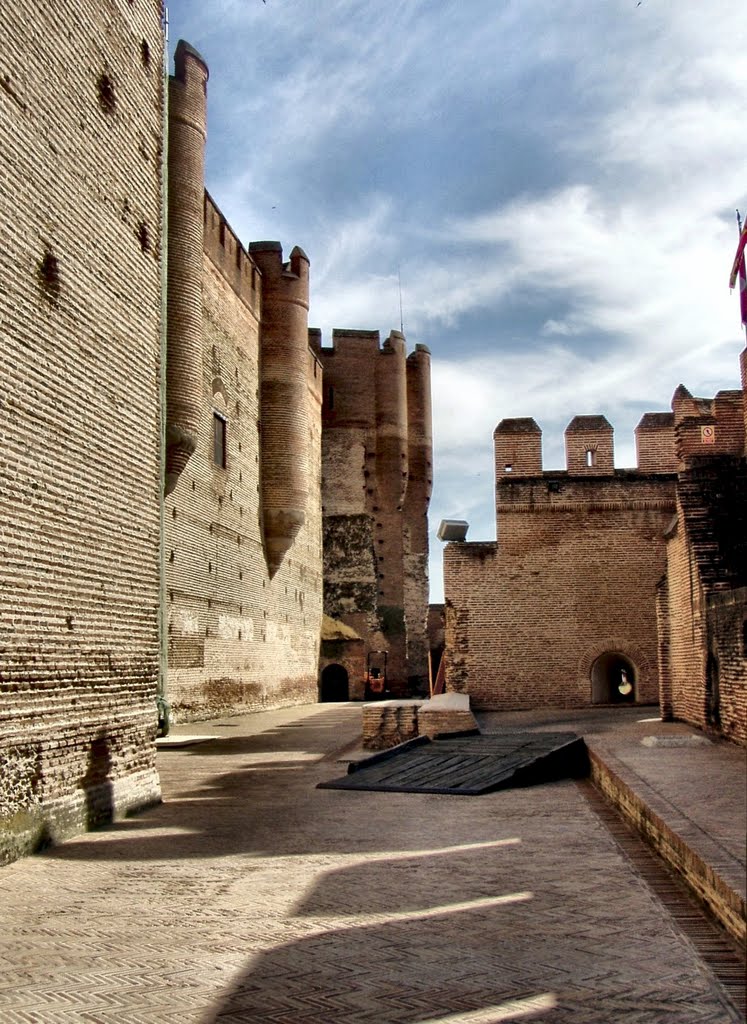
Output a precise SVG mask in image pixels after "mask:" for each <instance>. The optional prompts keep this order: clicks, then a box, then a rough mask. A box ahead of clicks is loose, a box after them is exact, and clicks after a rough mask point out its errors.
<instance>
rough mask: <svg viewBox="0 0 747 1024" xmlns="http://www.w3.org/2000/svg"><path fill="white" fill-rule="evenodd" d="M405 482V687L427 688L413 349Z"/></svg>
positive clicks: (423, 473)
mask: <svg viewBox="0 0 747 1024" xmlns="http://www.w3.org/2000/svg"><path fill="white" fill-rule="evenodd" d="M407 426H408V439H407V440H408V479H407V494H406V495H405V514H404V529H403V536H404V545H405V552H404V567H405V586H404V592H403V596H404V605H405V622H406V625H407V675H408V687H409V689H410V690H414V691H415V692H426V690H427V687H428V646H429V644H428V629H427V620H428V504H429V502H430V497H431V490H432V483H433V468H432V460H433V436H432V435H433V428H432V417H431V354H430V351H429V350H428V348H427V347H426V346H425V345H416V346H415V351H414V352H411V353H410V355H409V356H408V357H407Z"/></svg>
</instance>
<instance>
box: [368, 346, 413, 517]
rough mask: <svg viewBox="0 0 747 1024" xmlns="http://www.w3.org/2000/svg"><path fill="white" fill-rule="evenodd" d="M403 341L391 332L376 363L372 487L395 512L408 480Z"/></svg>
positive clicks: (380, 499)
mask: <svg viewBox="0 0 747 1024" xmlns="http://www.w3.org/2000/svg"><path fill="white" fill-rule="evenodd" d="M405 353H406V345H405V339H404V338H403V337H402V335H401V334H400V333H399V331H392V332H391V333H390V335H389V337H388V338H387V340H386V341H385V342H384V345H383V346H382V350H381V353H380V354H379V356H378V359H377V362H376V483H377V489H378V497H379V504H380V505H382V506H383V507H385V508H394V509H397V510H399V509H400V508H401V506H402V503H403V502H404V498H405V491H406V489H407V476H408V465H407V457H408V450H407V448H408V445H407V370H406V361H405Z"/></svg>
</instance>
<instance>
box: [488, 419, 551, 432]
mask: <svg viewBox="0 0 747 1024" xmlns="http://www.w3.org/2000/svg"><path fill="white" fill-rule="evenodd" d="M541 433H542V431H541V430H540V428H539V426H538V424H537V422H536V420H534V419H532V417H531V416H519V417H516V418H514V419H504V420H501V422H500V423H499V424H498V426H497V427H496V428H495V430H494V431H493V436H495V435H496V434H541Z"/></svg>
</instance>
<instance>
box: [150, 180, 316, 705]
mask: <svg viewBox="0 0 747 1024" xmlns="http://www.w3.org/2000/svg"><path fill="white" fill-rule="evenodd" d="M204 215H205V235H204V238H205V242H204V245H205V255H204V267H203V278H202V298H203V339H204V348H203V351H202V352H201V359H200V366H201V370H202V382H201V393H200V408H201V419H200V425H199V430H198V433H197V437H198V442H197V449H196V451H195V453H194V454H193V455H192V457H191V458H190V460H189V462H188V463H187V464H186V467H185V469H184V470H183V472H182V474H181V476H180V478H179V482H178V484H177V485H176V487H175V489H174V491H173V493H172V494H171V495H169V497H168V498H167V500H166V515H165V529H166V548H167V562H166V565H167V570H166V571H167V587H168V598H169V682H168V694H169V700H170V702H171V706H172V711H173V715H174V718H175V719H177V720H182V721H184V720H190V719H195V718H208V717H211V716H214V715H218V714H230V713H238V712H241V711H247V710H251V709H252V708H259V707H267V706H280V705H283V704H289V703H301V702H308V701H315V700H316V698H317V663H318V656H319V637H320V625H321V591H322V582H321V379H322V374H321V367H320V365H319V363H318V361H317V359H316V357H315V356H314V355H313V354H312V353H311V352H310V351H309V349H308V345H306V344H305V347H304V350H303V353H302V354H303V364H302V365H299V367H298V370H297V372H296V376H297V377H298V378H300V379H302V380H303V384H304V387H303V391H302V394H301V398H302V401H301V405H300V409H297V410H295V414H296V419H297V423H298V427H297V429H299V430H302V431H303V432H304V434H305V445H304V448H303V451H302V452H299V451H298V450H297V449H296V447H295V446H294V444H293V443H292V438H291V437H290V436H288V433H287V431H286V433H285V434H282V433H278V431H277V430H276V431H275V432H273V431H271V430H270V429H269V427H268V425H267V424H268V421H269V419H270V417H269V414H268V403H272V402H274V401H276V400H277V399H276V396H274V395H272V394H270V395H269V397H268V396H266V397H265V400H264V402H263V401H262V398H261V395H262V393H261V389H260V381H261V379H262V375H261V372H260V329H261V324H262V316H263V305H262V300H263V288H264V287H265V282H266V281H267V278H268V277H271V276H272V275H275V277H276V278H282V277H285V278H286V279H287V280H289V281H290V282H291V283H293V282H294V281H295V283H296V285H297V287H300V288H301V290H302V291H303V292H304V293H305V294H306V295H307V294H308V284H307V281H308V270H307V267H308V265H307V263H306V262H305V258H304V257H302V256H301V257H296V256H294V257H292V262H291V264H285V265H284V264H283V261H282V253H281V251H280V248H279V246H278V245H277V244H276V243H273V244H272V245H268V244H267V243H263V250H262V259H263V267H264V273H260V270H259V268H258V266H257V265H256V263H255V260H254V259H253V257H252V255H250V253H248V252H247V251H246V250H245V249H244V248H243V247H242V245H241V243H240V242H239V241H238V239H237V238H236V236H235V235H234V233H233V232H232V231H231V229H230V228H229V226H228V225H227V224H226V221H225V219H224V218H223V217H222V215H221V213H220V211H219V210H218V209H217V207H216V206H215V204H214V203H213V202H212V200H211V199H210V198H209V197H206V198H205V206H204ZM252 248H253V249H254V247H252ZM299 252H300V250H299ZM295 263H298V264H299V269H301V270H302V275H299V274H294V271H293V269H292V268H293V266H294V264H295ZM265 315H266V314H265ZM302 337H303V340H304V343H305V342H306V324H305V323H304V324H303V331H302ZM281 401H282V399H281ZM283 409H286V410H287V411H288V412H291V411H294V410H291V409H289V408H287V407H285V406H283V405H281V411H282V410H283ZM294 409H295V407H294ZM260 422H261V423H262V428H263V429H262V436H263V437H264V436H265V435H267V434H269V436H270V437H274V438H275V441H276V443H278V436H279V437H280V438H281V439H282V437H283V436H284V437H285V439H286V445H285V448H286V450H287V451H289V452H290V457H291V458H292V459H298V460H299V461H301V460H302V463H301V464H302V469H303V476H302V479H303V481H304V482H305V487H306V490H307V492H308V493H307V496H306V498H305V501H304V517H303V522H301V523H299V525H298V529H297V531H296V532H295V535H294V537H293V539H292V542H291V544H290V545H289V546H288V548H287V549H286V550H285V551H284V552H283V553H282V557H281V558H280V561H279V563H274V562H273V558H276V557H277V556H276V553H277V550H278V549H277V546H275V548H274V550H273V553H272V554H270V553H268V549H267V547H266V546H265V543H264V537H263V523H264V511H265V509H264V504H263V500H262V499H263V497H264V495H265V494H266V493H267V489H266V488H263V487H262V486H261V474H260V465H261V457H262V455H261V443H260V429H259V425H260ZM280 429H281V428H280ZM216 430H218V431H220V432H221V434H220V436H217V435H216ZM216 445H217V448H216ZM221 462H225V465H222V464H221ZM268 464H269V465H270V468H272V463H271V460H270V459H269V458H266V459H265V463H264V465H265V467H267V466H268ZM283 479H287V477H283ZM271 569H274V571H272V572H271Z"/></svg>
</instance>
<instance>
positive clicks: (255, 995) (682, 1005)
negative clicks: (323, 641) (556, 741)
mask: <svg viewBox="0 0 747 1024" xmlns="http://www.w3.org/2000/svg"><path fill="white" fill-rule="evenodd" d="M359 723H360V708H359V707H356V706H349V705H348V706H341V705H316V706H310V707H305V708H296V709H286V710H284V711H276V712H267V713H261V714H257V715H252V716H247V717H246V718H241V719H226V720H221V721H219V722H211V723H206V726H205V731H206V732H211V733H218V735H219V737H220V738H219V739H217V740H215V741H212V742H210V743H206V744H203V745H200V746H196V747H189V748H184V749H181V750H173V751H172V750H170V751H166V752H162V753H161V754H159V770H160V772H161V777H162V784H163V789H164V793H165V796H166V802H165V803H164V804H163V805H162V806H161V807H158V808H154V809H153V810H152V811H149V812H147V813H146V814H143V815H141V816H140V817H138V818H132V819H128V820H126V821H123V822H119V823H117V824H115V825H113V826H111V827H110V828H107V829H105V830H102V831H100V832H97V833H94V834H89V835H85V836H82V837H80V838H79V839H76V840H72V841H70V842H68V843H66V844H65V845H63V846H61V847H58V848H56V849H54V850H51V851H48V852H46V853H45V854H42V855H39V856H36V857H33V858H27V859H26V860H23V861H19V862H16V863H15V864H11V865H9V866H8V867H6V868H4V869H3V870H2V872H0V907H2V909H1V910H0V923H1V924H2V928H0V965H2V967H3V968H4V971H3V975H2V981H0V1020H2V1021H3V1024H28V1022H29V1021H34V1022H36V1024H57V1022H58V1021H59V1022H61V1024H77V1022H86V1024H114V1022H116V1024H140V1022H147V1024H171V1022H176V1021H179V1022H180V1024H234V1022H236V1024H238V1022H256V1024H264V1022H266V1024H270V1022H272V1024H286V1022H288V1024H290V1022H293V1024H317V1022H318V1024H322V1022H323V1024H330V1022H331V1021H335V1022H340V1024H363V1022H367V1024H368V1022H370V1024H416V1022H418V1024H497V1022H500V1021H503V1020H529V1021H533V1022H537V1024H544V1022H548V1024H565V1022H571V1021H572V1022H574V1024H592V1022H593V1024H617V1022H620V1024H654V1022H657V1024H658V1022H669V1021H671V1022H672V1024H696V1022H697V1024H706V1022H707V1024H725V1022H730V1021H737V1020H738V1019H739V1018H738V1016H737V1015H736V1012H735V1011H734V1010H733V1009H732V1007H731V1005H730V1004H729V1002H728V1000H727V999H726V997H725V995H724V992H723V990H722V989H721V987H720V986H719V984H718V983H717V982H716V981H715V979H714V977H713V975H712V974H711V972H710V971H709V970H708V968H707V967H706V966H705V964H704V963H703V962H702V961H701V960H700V958H699V957H698V955H697V954H696V952H695V950H694V948H693V946H692V945H691V944H690V942H689V941H688V940H687V939H686V938H685V937H684V936H683V935H682V933H681V932H680V931H679V929H678V927H677V926H676V924H675V923H674V921H673V919H672V918H671V917H670V915H669V913H668V911H667V910H666V909H665V908H664V907H663V905H662V904H661V903H660V902H659V900H658V898H657V897H656V896H655V895H654V893H653V892H652V890H651V889H649V887H648V886H647V885H646V883H645V882H644V881H643V879H642V878H641V877H640V876H639V875H637V874H636V873H635V870H634V869H633V867H632V866H631V864H630V863H629V862H628V861H627V860H626V859H625V858H624V857H623V856H622V855H621V853H620V851H619V849H618V847H617V846H616V844H615V842H614V841H613V840H612V838H611V837H610V835H609V833H608V831H607V830H606V829H605V827H604V826H603V825H602V823H601V822H600V821H599V819H598V818H597V817H596V815H595V813H594V811H593V809H592V808H591V807H590V805H589V804H588V803H587V801H586V800H585V799H584V798H583V796H582V794H581V793H580V792H579V790H578V788H577V787H576V786H575V785H574V783H572V782H560V783H555V784H552V785H546V786H540V787H535V788H531V789H523V790H511V791H505V792H498V793H493V794H489V795H487V796H481V797H475V798H455V797H449V796H440V795H432V794H386V793H356V792H344V791H335V790H317V789H315V788H314V787H315V785H316V783H317V782H319V781H321V780H323V779H331V778H333V777H334V776H335V775H337V774H339V772H340V766H339V764H337V763H336V761H335V757H334V756H333V752H334V751H336V750H338V749H340V748H342V747H344V746H345V745H348V744H351V743H352V742H353V741H354V740H355V738H356V735H357V734H358V732H359ZM189 731H191V732H196V731H199V730H198V729H197V728H196V727H195V726H194V724H192V725H190V726H189Z"/></svg>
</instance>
